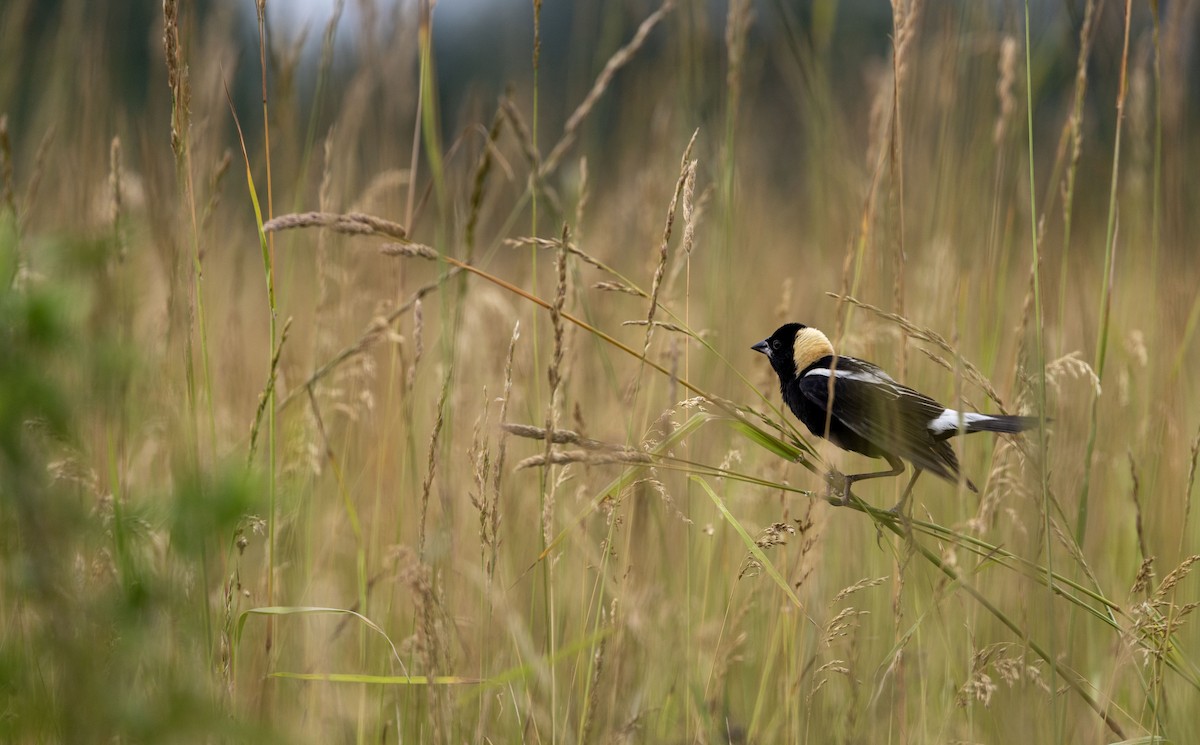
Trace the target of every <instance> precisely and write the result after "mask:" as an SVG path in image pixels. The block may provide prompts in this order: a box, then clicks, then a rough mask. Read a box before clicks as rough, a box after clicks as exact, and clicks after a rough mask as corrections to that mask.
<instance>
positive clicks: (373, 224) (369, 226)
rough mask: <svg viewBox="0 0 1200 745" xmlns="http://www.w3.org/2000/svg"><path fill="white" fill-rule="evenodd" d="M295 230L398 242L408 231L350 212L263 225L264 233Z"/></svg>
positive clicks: (317, 214) (294, 217)
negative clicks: (317, 230) (380, 237)
mask: <svg viewBox="0 0 1200 745" xmlns="http://www.w3.org/2000/svg"><path fill="white" fill-rule="evenodd" d="M295 228H329V229H330V230H332V231H334V232H335V233H344V234H346V235H379V236H383V237H385V238H395V239H396V240H399V241H406V240H407V239H408V231H406V230H405V229H404V226H403V225H401V224H400V223H397V222H392V221H391V220H385V219H383V218H382V217H375V216H374V215H368V214H364V213H362V212H350V213H348V214H345V215H340V214H337V213H334V212H298V213H293V214H289V215H280V216H279V217H276V218H275V219H273V220H268V221H267V222H265V223H263V232H265V233H275V232H278V231H281V230H293V229H295ZM435 255H436V253H435Z"/></svg>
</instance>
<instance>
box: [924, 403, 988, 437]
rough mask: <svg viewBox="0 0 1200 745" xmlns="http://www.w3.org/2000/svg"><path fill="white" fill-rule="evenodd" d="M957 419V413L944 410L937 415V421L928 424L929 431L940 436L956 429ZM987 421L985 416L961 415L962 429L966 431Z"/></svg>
mask: <svg viewBox="0 0 1200 745" xmlns="http://www.w3.org/2000/svg"><path fill="white" fill-rule="evenodd" d="M958 417H959V413H958V412H957V411H955V410H954V409H946V410H945V411H943V412H942V413H941V414H940V415H938V418H937V419H933V420H931V421H930V422H929V431H930V432H935V433H937V434H941V433H943V432H949V431H951V430H955V429H958V426H959V425H958ZM988 419H991V417H990V416H988V415H987V414H972V413H967V414H963V415H962V427H963V429H966V428H967V427H969V426H971V425H972V424H974V423H975V422H983V421H987V420H988Z"/></svg>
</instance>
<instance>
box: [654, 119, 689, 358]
mask: <svg viewBox="0 0 1200 745" xmlns="http://www.w3.org/2000/svg"><path fill="white" fill-rule="evenodd" d="M699 134H700V130H696V131H695V132H693V133H692V139H690V140H688V144H687V147H686V148H685V149H684V151H683V159H682V162H681V163H680V166H679V179H678V180H677V181H676V182H675V193H674V194H672V195H671V204H670V205H669V206H668V207H667V222H666V225H664V226H663V234H662V242H661V243H660V244H659V247H658V266H657V267H656V268H655V270H654V281H653V283H652V284H651V285H650V308H649V310H647V311H646V341H645V343H644V344H643V345H642V356H643V357H644V356H646V355H647V354H648V353H649V352H650V340H651V339H652V338H653V336H654V314H655V312H656V311H657V310H658V293H659V290H660V289H661V288H662V281H663V275H664V274H665V273H666V270H667V258H668V256H669V253H670V252H669V249H670V246H671V231H672V229H673V228H674V225H675V208H676V206H677V205H678V204H679V198H680V196H681V195H682V194H683V191H684V188H685V187H686V185H687V183H688V181H689V180H690V181H693V182H694V180H695V175H696V161H694V160H692V159H691V158H692V147H693V146H694V145H695V144H696V136H697V135H699Z"/></svg>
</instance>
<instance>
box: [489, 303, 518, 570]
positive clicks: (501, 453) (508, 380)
mask: <svg viewBox="0 0 1200 745" xmlns="http://www.w3.org/2000/svg"><path fill="white" fill-rule="evenodd" d="M520 338H521V322H520V321H518V322H517V323H515V324H513V332H512V338H511V339H509V342H508V356H507V357H506V358H505V361H504V397H503V398H502V399H501V400H500V421H501V422H504V420H505V418H506V417H507V416H508V405H509V403H510V402H511V401H512V383H513V356H514V355H515V354H516V350H517V340H518V339H520ZM507 458H508V438H507V437H506V436H505V435H503V434H502V435H500V444H499V446H498V453H497V455H496V461H495V462H494V463H493V464H492V484H491V486H492V505H493V509H492V513H491V518H492V524H491V530H490V533H491V535H492V536H493V537H495V544H494V545H493V546H491V550H492V552H491V556H490V557H489V561H488V567H487V569H488V581H489V582H490V581H491V580H492V577H493V576H494V575H495V572H496V552H497V551H498V550H499V548H500V539H499V535H500V485H501V480H502V477H503V475H504V463H505V461H506V460H507Z"/></svg>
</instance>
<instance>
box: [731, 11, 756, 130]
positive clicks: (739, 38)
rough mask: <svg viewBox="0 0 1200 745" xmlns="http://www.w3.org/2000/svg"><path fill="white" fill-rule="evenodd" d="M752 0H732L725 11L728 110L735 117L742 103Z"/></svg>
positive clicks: (751, 16)
mask: <svg viewBox="0 0 1200 745" xmlns="http://www.w3.org/2000/svg"><path fill="white" fill-rule="evenodd" d="M751 8H752V5H751V2H750V0H731V2H730V3H729V9H728V10H727V11H726V13H725V55H726V57H728V59H729V65H728V67H727V68H726V71H725V89H726V90H727V91H729V101H728V104H727V107H726V109H727V111H728V112H729V116H730V117H733V116H735V115H736V113H737V111H738V107H739V106H740V105H741V99H742V68H743V66H744V63H745V53H746V34H747V33H748V32H749V31H750V22H751V20H752V18H753V15H754V13H753V11H752V9H751Z"/></svg>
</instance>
